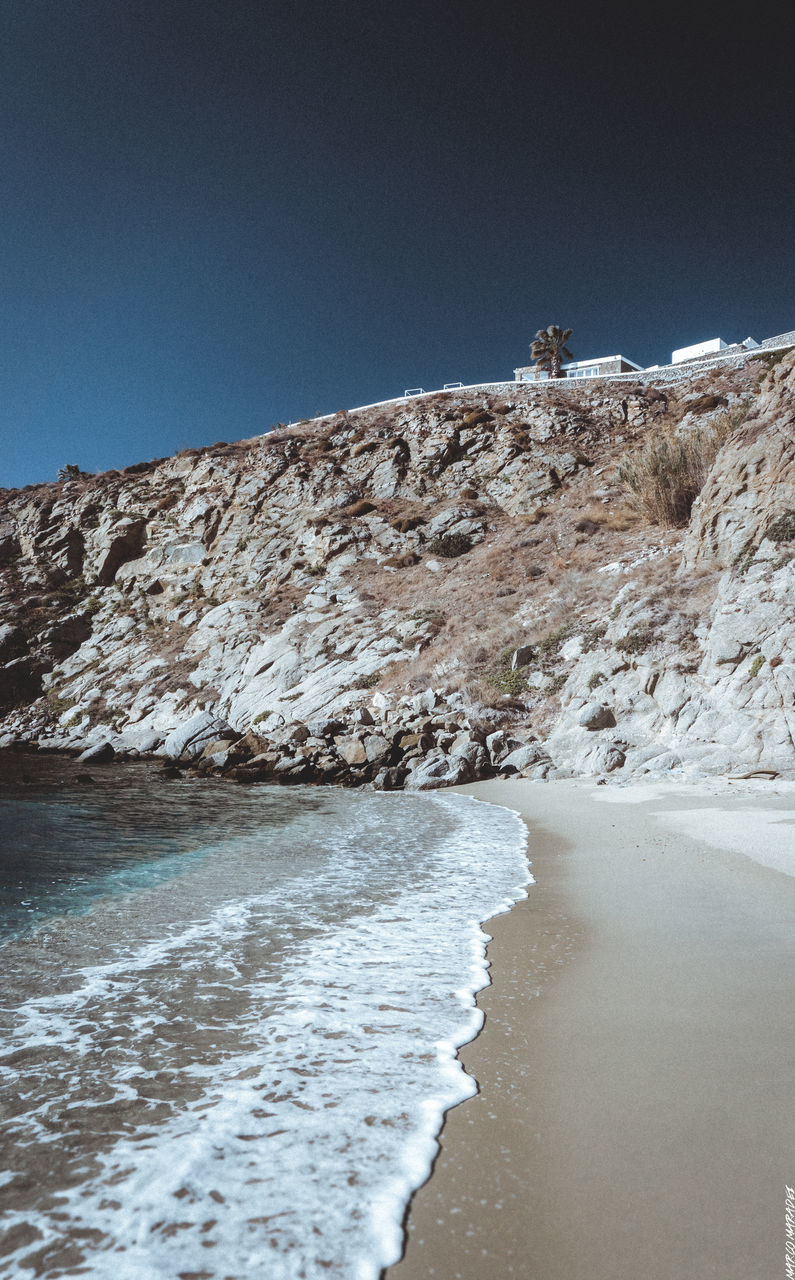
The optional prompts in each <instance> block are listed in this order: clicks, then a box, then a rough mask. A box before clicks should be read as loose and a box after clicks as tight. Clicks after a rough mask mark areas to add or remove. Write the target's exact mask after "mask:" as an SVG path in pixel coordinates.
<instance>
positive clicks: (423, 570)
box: [0, 354, 795, 786]
mask: <svg viewBox="0 0 795 1280" xmlns="http://www.w3.org/2000/svg"><path fill="white" fill-rule="evenodd" d="M649 377H651V375H649ZM794 393H795V355H792V354H790V355H788V356H786V357H785V358H784V359H783V360H781V362H780V363H779V364H777V365H776V366H775V367H773V368H771V369H770V370H767V368H766V366H765V365H764V364H762V363H760V362H758V361H754V360H751V359H749V360H748V361H747V362H745V363H744V364H742V365H741V366H739V367H736V368H734V369H733V370H731V371H728V372H724V373H716V372H714V371H712V372H708V373H704V374H701V375H698V376H694V377H693V378H692V379H691V380H690V381H689V382H688V381H686V380H682V381H679V382H676V383H670V382H669V383H662V382H661V383H660V384H659V385H657V386H655V384H654V382H653V381H644V382H642V383H640V382H639V383H638V384H636V385H629V384H627V383H624V384H621V383H613V384H610V383H604V384H601V385H598V384H592V385H591V386H583V385H572V384H568V385H561V386H549V385H544V386H541V387H531V386H521V385H517V386H515V387H513V386H512V387H511V388H510V389H509V390H507V391H506V389H505V388H501V389H496V388H495V391H494V393H493V394H486V393H482V392H476V393H473V392H468V393H466V394H464V393H453V394H447V395H440V396H438V397H435V398H423V399H421V400H418V401H414V402H412V401H409V402H406V403H404V404H400V405H398V406H395V407H389V408H380V409H379V408H377V409H372V410H367V411H360V412H358V413H355V414H351V415H347V414H345V413H340V414H338V415H336V416H335V417H332V418H326V419H320V420H317V421H314V422H307V423H301V424H299V425H298V426H296V427H291V428H289V429H287V428H281V429H279V430H277V431H274V432H272V433H271V434H269V435H268V436H265V437H261V438H258V439H255V440H251V441H243V442H241V443H238V444H229V445H227V444H218V445H215V446H213V447H211V448H209V449H204V450H188V451H186V452H184V453H182V454H179V455H177V456H176V457H173V458H167V459H162V460H160V461H157V462H153V463H144V464H140V465H139V466H137V467H132V468H127V470H126V471H124V472H122V473H117V472H108V473H105V474H102V475H98V476H87V477H81V478H79V479H75V480H71V481H67V482H64V483H58V484H51V485H40V486H36V487H32V488H29V489H26V490H21V491H13V492H12V491H4V492H2V493H0V583H1V586H0V590H1V593H2V594H1V595H0V707H1V708H2V711H1V712H0V714H1V715H2V720H0V734H2V735H3V736H2V737H0V743H2V744H5V745H10V744H12V743H15V742H19V741H37V742H38V743H39V744H40V745H41V746H42V747H45V748H46V747H50V748H56V747H57V748H62V749H70V750H77V749H80V750H82V749H85V748H86V747H89V746H91V745H92V744H93V745H94V746H97V745H101V744H103V743H110V744H111V746H112V748H113V749H114V750H115V751H116V752H131V753H134V752H144V753H145V752H158V753H161V754H167V755H170V756H171V757H172V758H179V757H182V758H183V759H185V758H193V759H194V760H197V759H198V758H199V756H200V755H203V756H204V760H203V762H202V765H201V767H202V768H206V769H221V770H223V771H225V772H230V771H232V772H233V773H234V774H235V775H236V776H238V777H240V778H241V779H242V778H244V777H254V776H257V777H270V776H276V777H282V778H286V779H289V778H300V779H305V778H322V779H328V780H345V781H365V780H368V779H375V780H376V781H377V783H378V785H387V786H400V785H404V784H405V785H412V786H425V785H440V784H443V783H445V782H450V781H463V780H465V779H466V778H467V777H471V776H474V775H480V774H484V773H487V772H489V771H494V770H495V769H504V770H505V771H510V770H511V769H518V770H519V771H520V772H530V773H535V774H548V773H550V772H558V773H568V772H584V773H603V772H612V771H617V770H622V771H624V772H625V773H628V772H631V771H638V770H641V771H652V772H656V771H663V770H668V769H671V768H678V767H683V768H686V769H690V770H704V771H707V772H725V771H729V772H733V771H746V770H748V769H752V768H755V767H769V768H771V769H777V770H779V771H780V772H785V771H787V772H789V771H791V770H792V768H793V765H795V749H794V748H793V730H794V729H795V717H793V713H792V693H793V685H794V676H793V672H794V671H795V668H794V667H793V656H794V655H793V634H794V632H793V625H792V624H793V608H794V606H793V603H792V602H793V599H795V593H793V585H794V584H793V561H792V550H793V536H794V535H795V529H793V521H795V516H791V515H790V516H788V515H787V513H788V512H789V513H791V512H792V511H793V510H795V451H793V444H792V441H793V432H792V426H793V416H794V410H793V406H795V394H794ZM729 413H732V414H733V415H734V417H733V419H732V421H734V422H737V423H739V425H736V426H735V429H734V431H733V434H732V435H731V436H730V437H729V440H728V442H727V444H726V445H725V446H724V448H723V450H722V451H721V453H720V454H719V455H718V459H717V461H716V464H715V466H714V468H713V470H712V472H711V474H710V476H709V478H708V480H707V483H706V485H705V487H704V489H703V491H702V495H701V497H700V498H699V499H698V500H697V502H696V505H695V507H694V510H693V515H692V518H691V522H690V526H689V528H688V529H687V530H684V531H683V530H664V529H660V528H658V527H655V526H653V525H650V524H648V523H646V522H645V521H644V519H643V518H640V517H638V516H637V514H636V513H635V512H633V511H632V510H631V509H630V508H629V507H628V505H627V502H626V498H625V495H624V494H623V493H622V490H621V488H620V486H619V485H618V483H617V479H616V465H617V462H618V460H619V459H620V457H621V456H622V455H624V454H625V453H626V452H627V451H629V452H631V451H632V450H636V449H637V448H638V447H639V446H640V445H641V444H642V442H643V441H644V439H645V438H646V437H647V436H648V434H649V432H651V431H653V430H654V429H655V428H656V427H658V426H660V425H669V426H672V425H677V424H679V425H680V426H681V429H682V430H683V431H687V430H689V429H692V428H694V427H703V426H704V425H705V424H709V423H710V422H715V421H717V420H718V419H720V418H721V417H722V416H723V417H724V418H725V415H727V414H729ZM740 419H742V421H741V422H740ZM512 662H513V663H514V666H513V667H512V665H511V663H512ZM105 750H106V752H107V753H108V754H109V748H105ZM510 757H513V763H510V762H509V763H506V761H509V758H510Z"/></svg>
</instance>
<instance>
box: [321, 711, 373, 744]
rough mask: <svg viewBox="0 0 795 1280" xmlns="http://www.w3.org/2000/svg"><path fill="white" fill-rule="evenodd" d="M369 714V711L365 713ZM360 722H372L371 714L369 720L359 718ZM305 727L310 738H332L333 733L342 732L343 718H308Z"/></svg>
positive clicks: (343, 726)
mask: <svg viewBox="0 0 795 1280" xmlns="http://www.w3.org/2000/svg"><path fill="white" fill-rule="evenodd" d="M367 714H368V715H369V712H368V713H367ZM359 723H360V724H365V723H369V724H372V723H373V720H372V716H370V720H369V721H364V720H361V721H360V722H359ZM306 727H307V729H308V730H309V736H310V738H333V737H334V735H335V733H342V732H343V731H344V729H345V721H344V720H308V721H307V725H306Z"/></svg>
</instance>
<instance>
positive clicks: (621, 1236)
mask: <svg viewBox="0 0 795 1280" xmlns="http://www.w3.org/2000/svg"><path fill="white" fill-rule="evenodd" d="M457 790H460V791H461V792H463V793H465V794H468V795H471V796H474V797H475V798H477V799H480V800H484V801H487V802H489V803H492V804H498V805H502V806H504V807H506V808H510V809H513V810H515V811H516V812H519V813H520V814H521V816H522V817H523V820H524V821H525V823H526V825H527V826H528V828H529V831H530V844H529V858H530V863H531V868H530V869H531V872H532V874H533V877H534V880H535V884H533V885H531V886H530V889H529V894H528V897H527V898H526V899H524V900H522V901H520V902H518V903H517V904H516V906H515V907H514V908H513V909H512V910H511V911H510V912H509V913H508V914H507V915H505V916H499V917H496V918H494V919H493V920H492V921H490V922H489V923H488V924H487V925H486V926H485V927H486V931H487V932H488V933H489V934H490V935H491V937H492V941H491V942H490V943H489V948H488V958H489V961H490V964H491V979H492V985H491V986H490V987H488V988H487V989H485V990H484V991H483V992H482V993H481V995H480V996H479V998H478V1004H479V1006H480V1007H481V1009H482V1010H483V1012H484V1015H485V1022H484V1027H483V1030H482V1031H481V1033H480V1035H479V1036H478V1037H477V1038H476V1039H475V1040H474V1041H472V1042H471V1043H470V1044H469V1045H467V1046H465V1047H464V1048H463V1049H462V1051H461V1053H460V1057H461V1060H462V1062H463V1064H464V1066H465V1068H466V1070H467V1071H469V1072H470V1073H471V1074H472V1075H473V1076H474V1077H475V1079H476V1080H477V1082H478V1094H477V1096H476V1097H474V1098H473V1099H471V1100H470V1101H468V1102H466V1103H464V1104H462V1105H461V1106H459V1107H457V1108H454V1109H453V1110H452V1111H451V1112H449V1113H448V1115H447V1118H446V1122H445V1126H444V1129H443V1132H442V1135H441V1150H440V1152H439V1155H438V1157H437V1160H436V1162H435V1165H434V1170H433V1173H432V1175H431V1178H430V1179H429V1181H428V1182H427V1183H426V1184H425V1186H424V1187H423V1188H421V1189H420V1190H419V1191H418V1192H417V1193H416V1194H415V1196H414V1197H413V1200H412V1203H411V1205H410V1208H409V1212H408V1214H407V1243H406V1251H405V1254H404V1258H403V1260H402V1261H401V1262H400V1263H398V1264H396V1265H395V1266H394V1267H391V1268H389V1269H388V1270H387V1271H386V1273H385V1276H386V1277H387V1280H420V1278H421V1277H422V1278H425V1277H433V1278H435V1280H482V1277H483V1276H484V1275H489V1276H491V1277H493V1278H494V1280H502V1277H513V1276H521V1277H522V1278H523V1280H575V1277H576V1278H577V1280H579V1277H581V1276H583V1275H588V1276H589V1277H591V1278H592V1280H637V1277H639V1276H643V1277H644V1280H694V1277H707V1276H710V1275H715V1276H717V1275H720V1276H722V1277H728V1280H757V1278H758V1280H762V1278H763V1277H764V1278H765V1280H767V1277H769V1276H772V1275H776V1274H779V1272H780V1271H781V1269H782V1262H783V1249H784V1208H783V1206H784V1195H785V1184H786V1183H787V1182H788V1183H789V1185H792V1177H793V1170H792V1167H791V1165H789V1166H788V1164H787V1160H788V1156H789V1152H790V1151H791V1150H792V1149H793V1137H795V1134H793V1132H792V1121H791V1105H790V1096H791V1087H790V1079H789V1072H788V1071H787V1062H788V1060H789V1058H790V1057H791V1032H790V1019H789V1011H790V1005H791V997H790V989H791V968H792V960H793V955H792V944H791V938H792V927H791V926H792V921H793V918H794V916H795V883H793V880H792V876H791V874H784V868H785V866H788V865H791V864H790V860H791V859H792V858H793V855H794V854H795V850H794V849H793V846H795V841H793V838H792V835H793V822H795V784H793V783H791V782H783V783H782V782H779V783H767V782H742V783H739V784H735V783H728V782H725V781H722V780H714V779H708V780H704V781H702V782H700V783H698V784H695V785H689V784H676V783H674V784H671V785H670V786H665V785H662V784H660V785H654V786H649V787H644V786H643V784H640V785H638V786H627V787H619V786H608V787H602V788H600V787H597V786H595V785H594V784H593V783H588V782H583V781H572V782H568V781H567V782H552V783H546V784H545V783H534V782H528V781H524V780H516V781H496V782H488V783H478V784H473V785H470V786H468V787H462V788H458V789H457ZM755 816H756V817H757V818H758V821H756V823H755V822H754V818H755ZM749 842H750V843H749ZM740 849H744V850H745V851H744V852H740V851H739V850H740ZM749 855H751V856H749ZM791 869H792V868H791Z"/></svg>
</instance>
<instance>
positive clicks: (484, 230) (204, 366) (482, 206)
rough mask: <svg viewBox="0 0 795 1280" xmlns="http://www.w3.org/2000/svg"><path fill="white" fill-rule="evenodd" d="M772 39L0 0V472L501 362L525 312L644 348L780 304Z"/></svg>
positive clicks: (350, 402)
mask: <svg viewBox="0 0 795 1280" xmlns="http://www.w3.org/2000/svg"><path fill="white" fill-rule="evenodd" d="M639 15H640V16H639ZM793 36H795V20H793V16H792V12H791V13H790V15H789V17H786V18H785V17H777V18H776V19H775V21H773V20H772V19H771V20H765V21H764V22H761V21H757V20H756V19H755V18H754V17H753V16H750V17H749V15H748V13H747V12H746V13H745V14H744V15H743V16H742V19H736V20H732V19H731V18H729V17H728V16H727V14H726V12H725V11H724V12H723V13H722V14H721V16H720V18H719V20H716V21H715V22H714V23H713V24H710V23H708V22H707V21H706V19H702V18H700V17H699V16H698V13H697V12H694V13H693V14H691V16H690V18H689V21H688V24H687V26H686V27H682V26H680V25H678V24H677V23H676V21H675V19H674V18H673V17H672V16H671V15H670V13H669V12H666V13H663V12H662V11H660V15H659V18H658V19H646V18H644V17H643V11H642V10H640V9H638V7H637V6H634V5H633V6H629V5H626V6H598V7H597V6H590V7H589V8H588V9H584V10H583V12H582V13H581V14H580V13H578V12H577V8H576V7H575V8H574V10H572V9H571V8H569V9H564V8H559V7H557V6H551V7H547V6H544V7H543V8H542V7H541V6H532V5H531V6H528V5H527V4H524V5H519V4H504V3H500V2H499V0H496V3H495V4H493V5H491V6H484V5H477V6H475V5H469V4H467V3H457V4H451V3H449V2H445V0H440V2H438V3H436V4H435V5H434V6H432V7H429V6H427V5H425V4H419V3H400V0H395V3H393V4H390V5H375V4H372V3H360V2H359V0H350V2H349V3H338V4H333V3H328V0H324V2H323V3H320V2H319V0H295V3H292V4H290V5H285V4H284V3H283V2H282V3H279V4H278V5H277V4H273V3H269V2H268V0H264V2H260V3H241V0H216V2H215V3H209V2H208V0H192V2H191V3H183V2H182V0H113V2H112V3H109V2H108V0H24V2H19V3H11V4H8V5H6V6H5V8H4V12H3V15H2V41H0V104H1V106H2V120H3V128H2V134H1V135H0V149H1V152H0V162H1V164H2V175H3V184H2V202H3V228H4V230H3V236H2V240H0V257H1V259H2V278H3V287H2V291H0V338H1V340H0V485H7V486H10V485H21V484H26V483H31V482H34V481H38V480H44V479H52V478H54V477H55V474H56V471H57V469H58V467H59V466H61V465H63V464H64V463H66V462H74V463H77V464H78V465H79V466H80V467H81V468H83V469H85V470H89V471H95V470H101V469H104V468H108V467H122V466H126V465H128V464H129V463H131V462H134V461H138V460H141V459H144V458H149V457H154V456H161V455H164V454H169V453H172V452H174V451H175V450H177V449H180V448H184V447H186V446H188V445H200V444H206V443H212V442H213V441H215V440H219V439H223V440H233V439H239V438H241V437H244V436H249V435H253V434H256V433H258V432H261V431H264V430H266V429H267V428H268V426H269V425H270V424H272V423H275V422H277V421H287V420H289V419H291V418H297V417H303V416H311V415H313V414H315V413H320V412H328V411H333V410H336V409H339V408H344V407H350V406H354V405H357V404H363V403H366V402H368V401H372V400H378V399H382V398H385V397H388V396H391V395H395V394H400V393H401V392H402V391H403V389H404V388H405V387H408V386H424V387H426V388H432V387H438V386H441V385H442V383H444V382H447V381H452V380H456V379H461V380H463V381H464V382H470V381H479V380H481V379H488V378H501V377H502V378H509V377H511V376H512V370H513V368H514V366H515V365H517V364H523V363H526V362H527V359H528V344H529V342H530V340H531V339H532V337H533V334H534V333H535V330H536V329H538V328H539V327H540V326H542V325H543V326H545V325H547V324H550V323H557V324H561V325H566V326H570V327H572V328H573V330H574V337H573V339H572V342H571V344H570V345H571V347H572V350H573V351H574V354H575V356H577V357H579V358H585V357H587V356H592V355H599V354H606V353H612V352H615V351H621V352H623V353H624V354H626V355H628V356H630V357H632V358H633V359H635V360H637V361H639V362H641V363H643V364H651V363H654V362H657V361H664V360H666V359H668V358H669V357H670V352H671V349H672V348H673V347H676V346H683V345H685V344H687V343H689V342H694V341H698V340H700V339H702V338H707V337H712V336H715V335H720V336H722V337H724V338H725V339H726V340H728V341H731V340H736V339H739V338H744V337H746V335H748V334H752V335H753V336H755V337H757V338H764V337H767V336H769V335H770V334H774V333H778V332H781V331H783V330H787V329H791V328H793V327H795V297H794V296H793V288H792V285H793V272H792V262H793V230H794V229H795V226H794V224H795V214H793V210H794V209H795V190H794V189H793V188H794V187H795V169H794V168H793V144H792V135H793V129H792V121H793V120H794V119H795V91H794V90H793V85H794V84H795V77H793V74H792V69H791V65H790V58H791V50H792V47H793Z"/></svg>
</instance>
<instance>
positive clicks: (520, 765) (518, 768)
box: [499, 745, 544, 773]
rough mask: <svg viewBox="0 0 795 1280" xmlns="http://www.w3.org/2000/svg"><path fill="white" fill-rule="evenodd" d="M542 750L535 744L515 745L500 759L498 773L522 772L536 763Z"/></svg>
mask: <svg viewBox="0 0 795 1280" xmlns="http://www.w3.org/2000/svg"><path fill="white" fill-rule="evenodd" d="M543 756H544V752H543V751H542V750H541V748H540V747H538V746H536V745H529V746H525V747H517V748H516V750H515V751H511V752H510V754H509V755H507V756H505V757H504V758H503V759H502V760H501V761H500V766H499V767H500V773H522V771H523V770H524V769H527V768H528V766H529V765H531V764H537V763H538V761H539V760H541V759H542V758H543Z"/></svg>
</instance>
